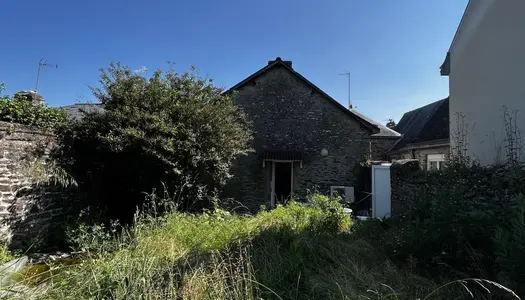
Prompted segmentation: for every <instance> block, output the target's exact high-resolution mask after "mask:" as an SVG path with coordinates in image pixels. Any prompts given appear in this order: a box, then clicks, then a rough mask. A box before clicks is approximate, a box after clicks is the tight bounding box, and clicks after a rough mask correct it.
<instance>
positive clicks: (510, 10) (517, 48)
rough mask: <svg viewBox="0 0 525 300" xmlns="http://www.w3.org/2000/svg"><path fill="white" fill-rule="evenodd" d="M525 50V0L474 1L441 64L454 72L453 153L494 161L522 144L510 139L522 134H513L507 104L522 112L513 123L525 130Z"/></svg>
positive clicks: (451, 84)
mask: <svg viewBox="0 0 525 300" xmlns="http://www.w3.org/2000/svg"><path fill="white" fill-rule="evenodd" d="M524 54H525V1H524V0H470V1H469V4H468V6H467V8H466V10H465V13H464V15H463V18H462V20H461V23H460V25H459V28H458V30H457V33H456V36H455V37H454V40H453V41H452V45H451V46H450V50H449V52H448V54H447V57H446V59H445V62H444V63H443V65H442V66H441V74H442V75H445V76H449V87H450V119H451V126H450V138H451V149H452V151H453V152H458V153H460V154H464V155H468V156H470V157H471V158H473V159H475V160H478V161H479V162H481V163H482V164H492V163H498V162H501V161H502V160H504V159H505V156H506V154H508V153H506V151H508V146H512V147H515V146H516V145H514V146H513V145H512V143H509V141H511V140H514V141H516V140H519V136H516V135H514V137H511V138H510V139H509V138H507V136H508V135H507V133H508V131H506V130H505V125H506V123H507V125H508V123H509V122H508V121H507V122H505V121H504V119H503V108H502V107H503V106H506V107H507V110H508V112H509V114H510V115H512V116H513V115H514V112H515V111H518V115H517V118H516V117H515V116H513V117H514V120H513V121H512V122H510V123H513V122H514V121H515V122H516V123H515V124H513V125H515V126H513V128H512V129H517V130H518V132H521V133H525V77H524V76H523V73H524V70H525V55H524ZM458 116H459V117H458ZM511 131H513V130H511ZM518 150H519V149H515V151H516V152H519V151H518ZM516 154H519V153H516ZM521 159H522V160H523V156H521Z"/></svg>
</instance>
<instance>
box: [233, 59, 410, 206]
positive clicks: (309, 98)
mask: <svg viewBox="0 0 525 300" xmlns="http://www.w3.org/2000/svg"><path fill="white" fill-rule="evenodd" d="M225 93H227V94H231V95H232V97H233V98H232V99H233V102H234V103H235V104H236V105H237V106H238V107H240V108H241V109H242V110H243V111H244V112H245V113H246V115H247V117H248V119H249V120H250V121H251V123H252V130H253V132H254V140H253V143H252V148H253V150H254V151H253V153H251V154H249V155H247V156H244V157H241V158H239V159H238V160H237V161H236V162H235V163H234V166H233V170H232V174H233V175H234V176H233V178H232V179H231V181H230V183H229V184H228V186H227V187H226V190H225V195H226V196H228V197H232V198H233V199H234V200H236V201H239V202H241V203H242V205H244V206H245V207H246V208H248V209H249V210H251V211H254V210H257V209H259V207H260V206H269V207H273V206H274V205H275V204H277V203H279V202H280V201H283V200H284V199H289V198H291V197H293V198H296V199H304V198H305V197H306V195H307V193H308V191H314V190H318V191H320V192H323V193H329V192H330V190H331V187H352V186H353V185H354V182H355V179H356V178H355V177H356V176H355V174H354V172H355V167H356V165H358V164H359V163H361V162H363V161H364V160H384V159H385V158H386V156H385V154H386V152H387V151H388V150H389V149H390V148H391V147H392V146H393V145H394V143H395V142H396V141H397V140H398V139H399V138H400V134H399V133H397V132H395V131H393V130H391V129H389V128H387V127H386V126H383V125H380V124H378V123H377V122H374V121H372V120H370V119H369V118H367V117H365V116H364V115H362V114H360V113H358V112H357V111H355V110H354V109H352V108H347V107H345V106H343V105H342V104H340V103H339V102H337V101H336V100H335V99H333V98H332V97H330V96H329V95H327V94H326V93H325V92H323V91H322V90H321V89H320V88H318V87H317V86H315V85H314V84H313V83H311V82H310V81H308V80H307V79H306V78H305V77H303V76H302V75H301V74H299V73H298V72H297V71H295V69H294V68H293V67H292V62H291V61H283V60H281V59H280V58H279V57H278V58H277V59H276V60H272V61H269V62H268V64H267V65H266V66H265V67H263V68H262V69H260V70H259V71H257V72H255V73H254V74H252V75H250V76H249V77H248V78H246V79H244V80H242V81H241V82H239V83H238V84H236V85H235V86H233V87H232V88H231V89H229V90H228V91H226V92H225Z"/></svg>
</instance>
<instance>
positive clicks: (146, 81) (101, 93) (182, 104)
mask: <svg viewBox="0 0 525 300" xmlns="http://www.w3.org/2000/svg"><path fill="white" fill-rule="evenodd" d="M100 85H101V87H100V88H92V91H93V93H94V95H95V96H96V97H97V98H98V99H99V100H100V102H101V104H102V106H103V107H104V109H105V111H104V112H103V113H85V116H84V117H83V118H82V120H80V121H77V122H74V123H73V124H72V125H71V126H68V128H64V130H62V131H61V132H60V133H59V141H60V144H61V147H60V149H59V151H58V153H57V154H58V157H59V159H60V160H61V162H62V166H64V167H65V169H66V170H67V171H68V172H69V173H70V174H72V175H73V177H74V178H75V179H76V180H77V182H78V185H79V188H80V190H82V191H83V192H85V193H86V194H87V195H88V197H87V198H89V199H92V200H91V201H92V202H91V203H88V204H89V205H90V206H96V208H99V209H101V210H106V211H107V212H108V213H110V216H111V217H112V218H115V217H118V218H120V219H122V218H124V219H125V218H126V217H131V216H132V215H133V212H134V211H135V209H136V206H137V205H140V204H141V203H142V202H143V200H144V198H145V194H144V193H150V192H152V191H153V190H155V189H157V190H159V189H163V188H165V187H167V188H168V189H170V192H171V193H174V194H176V195H177V197H176V198H175V199H176V202H177V205H179V208H183V209H187V208H190V207H192V208H199V207H203V206H205V205H207V204H208V203H209V201H210V200H211V199H212V198H213V197H214V196H215V195H216V192H217V191H218V189H219V188H220V187H221V186H223V185H224V184H225V183H226V182H227V180H228V179H229V178H230V177H231V175H230V172H229V170H230V166H231V165H232V162H233V160H234V159H235V158H236V157H238V156H240V155H243V154H246V153H247V152H248V150H249V141H250V140H251V134H250V131H249V127H248V123H247V121H246V119H245V116H244V114H243V113H242V112H241V111H239V110H238V109H237V108H236V106H235V105H234V104H233V103H232V101H231V99H230V98H229V97H228V96H225V95H223V94H222V90H221V89H219V88H217V87H215V86H213V84H212V80H211V79H208V78H202V77H200V76H199V75H198V72H197V71H196V70H195V68H192V69H191V70H190V72H186V73H184V74H177V73H175V72H174V71H173V69H171V68H170V69H169V70H167V71H163V70H157V71H155V72H154V74H153V75H152V76H151V77H149V78H147V77H145V76H144V75H143V74H137V73H134V72H132V71H131V70H130V69H129V68H127V67H124V66H122V65H120V64H118V63H113V64H111V65H110V66H109V68H108V69H107V70H101V79H100ZM94 199H96V200H94ZM93 201H94V202H93Z"/></svg>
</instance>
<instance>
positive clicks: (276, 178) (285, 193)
mask: <svg viewBox="0 0 525 300" xmlns="http://www.w3.org/2000/svg"><path fill="white" fill-rule="evenodd" d="M292 178H293V163H292V162H274V164H273V180H272V181H273V186H274V189H273V191H274V192H273V195H272V198H273V199H272V204H273V205H274V206H275V205H276V204H278V203H280V204H283V203H285V202H286V201H288V200H290V199H291V197H292V186H293V181H292Z"/></svg>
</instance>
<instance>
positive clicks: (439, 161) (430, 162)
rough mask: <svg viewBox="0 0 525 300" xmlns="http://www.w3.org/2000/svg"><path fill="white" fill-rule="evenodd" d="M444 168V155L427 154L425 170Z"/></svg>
mask: <svg viewBox="0 0 525 300" xmlns="http://www.w3.org/2000/svg"><path fill="white" fill-rule="evenodd" d="M444 166H445V155H443V154H428V155H427V170H441V169H442V168H443V167H444Z"/></svg>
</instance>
